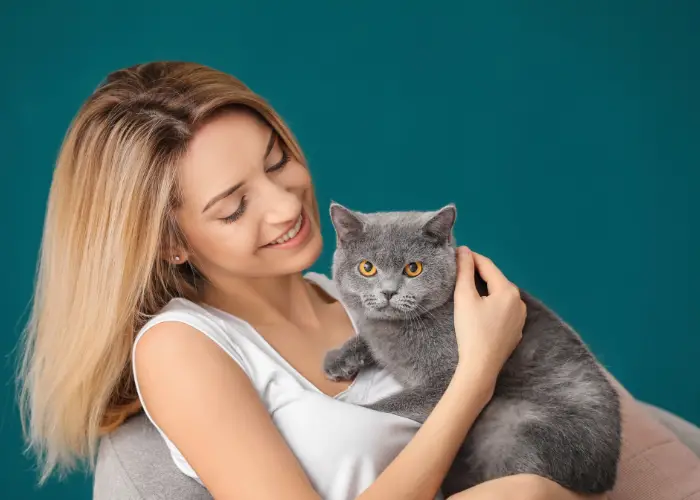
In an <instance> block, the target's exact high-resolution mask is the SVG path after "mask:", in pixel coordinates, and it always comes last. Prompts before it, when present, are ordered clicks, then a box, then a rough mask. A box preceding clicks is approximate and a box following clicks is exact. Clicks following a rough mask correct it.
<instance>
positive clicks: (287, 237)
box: [270, 215, 303, 245]
mask: <svg viewBox="0 0 700 500" xmlns="http://www.w3.org/2000/svg"><path fill="white" fill-rule="evenodd" d="M302 222H303V217H302V216H301V215H299V219H298V220H297V223H296V224H294V227H293V228H292V229H290V230H289V231H287V233H286V234H285V235H284V236H282V237H281V238H277V239H276V240H275V241H273V242H272V243H270V245H279V244H281V243H284V242H285V241H289V240H291V239H292V238H294V237H295V236H296V235H297V233H298V232H299V229H300V228H301V223H302Z"/></svg>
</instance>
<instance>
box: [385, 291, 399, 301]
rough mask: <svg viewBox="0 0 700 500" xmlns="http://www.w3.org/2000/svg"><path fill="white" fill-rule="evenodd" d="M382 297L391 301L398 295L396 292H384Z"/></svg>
mask: <svg viewBox="0 0 700 500" xmlns="http://www.w3.org/2000/svg"><path fill="white" fill-rule="evenodd" d="M382 295H384V296H385V297H386V300H391V298H392V297H393V296H394V295H396V292H395V291H394V290H382Z"/></svg>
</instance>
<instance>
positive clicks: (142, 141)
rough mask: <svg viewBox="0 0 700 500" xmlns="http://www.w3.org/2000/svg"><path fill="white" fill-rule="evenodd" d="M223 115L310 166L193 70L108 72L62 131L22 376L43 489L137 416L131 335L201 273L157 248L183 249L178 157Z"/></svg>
mask: <svg viewBox="0 0 700 500" xmlns="http://www.w3.org/2000/svg"><path fill="white" fill-rule="evenodd" d="M231 108H244V109H248V110H251V111H253V112H255V113H257V114H258V115H259V116H260V117H261V118H262V119H264V120H265V121H266V122H267V123H269V124H270V126H271V127H272V128H273V129H275V130H276V131H277V133H278V134H279V136H280V138H281V139H282V141H283V144H284V146H285V147H286V148H287V150H288V151H289V153H290V154H291V155H292V157H294V158H295V159H297V160H298V161H300V162H302V163H303V164H306V162H305V161H304V158H303V155H302V152H301V150H300V148H299V145H298V144H297V142H296V140H295V138H294V137H293V135H292V134H291V132H290V131H289V129H288V128H287V126H286V125H285V124H284V122H283V121H282V119H281V118H280V117H279V116H278V115H277V113H275V112H274V110H273V109H272V108H271V107H270V106H269V105H268V104H267V103H266V102H265V101H264V100H263V99H262V98H261V97H260V96H258V95H256V94H255V93H253V92H252V91H251V90H250V89H249V88H248V87H246V86H245V85H244V84H243V83H242V82H240V81H239V80H237V79H236V78H234V77H232V76H231V75H228V74H226V73H222V72H220V71H217V70H215V69H212V68H209V67H206V66H202V65H199V64H194V63H187V62H152V63H146V64H139V65H136V66H133V67H130V68H126V69H122V70H119V71H115V72H114V73H111V74H110V75H108V77H107V78H106V79H105V81H104V82H103V83H102V84H101V85H100V86H99V87H98V89H97V90H96V91H95V92H94V93H93V94H92V95H91V96H90V97H89V98H88V99H87V101H86V102H85V103H84V104H83V106H82V107H81V109H80V110H79V112H78V114H77V115H76V117H75V118H74V120H73V122H72V123H71V126H70V128H69V130H68V133H67V135H66V137H65V139H64V142H63V145H62V147H61V151H60V154H59V156H58V161H57V165H56V169H55V171H54V176H53V182H52V184H51V190H50V193H49V199H48V207H47V211H46V219H45V226H44V232H43V239H42V245H41V253H40V259H39V265H38V270H37V281H36V286H35V295H34V299H33V304H32V312H31V317H30V321H29V323H28V325H27V328H26V330H25V333H24V336H23V345H22V357H21V360H20V363H19V372H18V383H19V399H20V401H19V403H20V411H21V417H22V425H23V430H24V434H25V437H26V440H27V443H28V448H27V449H28V450H29V451H33V452H34V453H35V454H36V456H37V460H38V464H39V468H40V478H39V482H40V483H43V482H44V481H45V480H46V479H47V478H48V477H50V475H51V474H52V473H53V472H58V473H59V475H64V474H65V473H66V472H70V471H71V470H74V469H75V468H77V467H79V466H80V465H83V464H85V463H87V464H88V465H89V466H90V467H93V466H94V459H95V456H96V452H97V447H98V443H99V438H100V436H101V435H102V434H103V433H106V432H109V431H111V430H113V429H114V428H116V427H117V426H119V425H120V424H121V423H122V422H124V420H125V419H126V418H128V417H129V416H130V415H133V414H134V413H136V412H138V411H139V410H140V404H139V399H138V396H137V393H136V389H135V386H134V382H133V378H132V375H131V361H130V357H131V348H132V342H133V339H134V336H135V333H136V332H137V331H138V330H139V328H140V327H141V326H142V325H143V324H144V322H145V321H146V320H147V319H148V318H149V317H150V316H152V315H153V314H155V313H156V312H158V311H159V310H160V309H161V308H162V307H163V306H164V305H165V304H166V303H167V302H168V301H169V300H170V299H171V298H172V297H174V296H192V295H196V291H195V289H194V287H195V285H196V280H197V276H196V272H194V273H193V272H190V273H187V272H182V271H181V270H180V269H179V268H185V266H177V267H175V266H172V265H170V264H168V262H166V261H165V260H164V259H163V256H164V254H163V252H164V245H166V246H167V245H174V244H181V245H184V244H186V242H185V241H184V239H183V237H182V235H181V233H180V232H179V231H178V228H177V224H176V223H175V218H174V216H173V209H174V208H176V207H177V205H178V203H179V190H178V186H177V163H178V160H179V159H180V158H181V157H182V155H183V154H184V152H185V150H186V148H187V145H188V142H189V140H190V139H191V138H192V136H193V134H194V133H195V132H196V130H197V129H198V127H200V126H201V125H202V124H203V123H205V122H206V121H207V120H210V119H211V118H212V117H213V116H214V115H216V114H218V113H219V112H222V111H225V110H227V109H231Z"/></svg>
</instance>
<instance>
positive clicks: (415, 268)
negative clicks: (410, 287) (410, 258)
mask: <svg viewBox="0 0 700 500" xmlns="http://www.w3.org/2000/svg"><path fill="white" fill-rule="evenodd" d="M403 272H404V274H405V275H406V276H408V277H409V278H415V277H416V276H418V275H419V274H420V273H422V272H423V263H422V262H420V261H418V262H410V263H408V264H406V265H405V266H404V268H403Z"/></svg>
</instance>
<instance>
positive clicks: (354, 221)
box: [330, 202, 364, 242]
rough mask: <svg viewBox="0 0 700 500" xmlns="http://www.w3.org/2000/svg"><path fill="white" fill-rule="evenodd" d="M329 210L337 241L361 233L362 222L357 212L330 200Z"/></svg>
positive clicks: (346, 239) (345, 239) (348, 238)
mask: <svg viewBox="0 0 700 500" xmlns="http://www.w3.org/2000/svg"><path fill="white" fill-rule="evenodd" d="M330 211H331V221H332V222H333V227H334V228H335V233H336V235H337V236H338V242H343V241H348V240H350V239H353V238H355V237H356V236H357V235H359V234H360V233H362V230H363V229H364V223H363V222H362V219H360V216H359V215H358V214H356V213H355V212H353V211H352V210H349V209H347V208H345V207H344V206H343V205H341V204H340V203H336V202H331V209H330Z"/></svg>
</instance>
